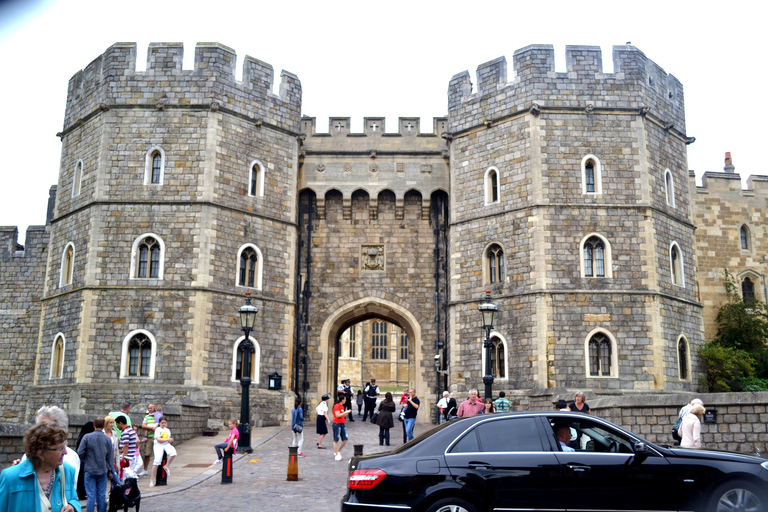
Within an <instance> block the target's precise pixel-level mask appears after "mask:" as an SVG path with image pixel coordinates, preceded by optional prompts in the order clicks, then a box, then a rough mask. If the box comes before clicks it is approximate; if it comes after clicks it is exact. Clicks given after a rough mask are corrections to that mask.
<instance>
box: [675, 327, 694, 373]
mask: <svg viewBox="0 0 768 512" xmlns="http://www.w3.org/2000/svg"><path fill="white" fill-rule="evenodd" d="M677 366H678V371H679V375H680V380H688V379H690V376H691V361H690V357H689V350H688V340H687V339H685V336H680V338H679V339H678V340H677Z"/></svg>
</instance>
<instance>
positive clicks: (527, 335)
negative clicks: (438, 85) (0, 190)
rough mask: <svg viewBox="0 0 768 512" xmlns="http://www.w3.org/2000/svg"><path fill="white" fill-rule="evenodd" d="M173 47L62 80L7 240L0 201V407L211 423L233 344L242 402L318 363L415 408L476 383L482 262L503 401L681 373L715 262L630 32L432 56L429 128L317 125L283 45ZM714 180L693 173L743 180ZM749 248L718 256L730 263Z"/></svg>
mask: <svg viewBox="0 0 768 512" xmlns="http://www.w3.org/2000/svg"><path fill="white" fill-rule="evenodd" d="M182 52H183V48H182V47H181V45H177V44H151V45H150V47H149V51H148V62H147V69H146V71H136V70H135V67H136V46H135V45H133V44H124V43H119V44H116V45H114V46H112V47H110V48H109V49H108V50H107V51H106V52H105V53H104V54H103V55H102V56H100V57H98V58H97V59H96V60H94V61H93V62H92V63H91V64H89V65H88V66H87V67H86V68H85V69H84V70H83V71H80V72H78V73H77V74H75V76H74V77H73V78H72V79H71V80H70V83H69V92H68V97H67V109H66V114H65V118H64V127H63V129H62V131H61V133H60V134H59V136H60V137H61V140H62V158H61V169H60V176H59V182H58V186H57V187H55V188H54V191H55V207H54V206H53V201H52V202H51V206H50V207H49V216H48V223H47V225H46V226H45V227H33V228H30V230H29V231H28V234H27V243H26V246H25V247H24V248H23V249H21V248H19V247H18V244H17V237H16V230H15V228H4V229H3V233H4V234H3V237H4V238H3V251H2V255H1V256H0V257H1V258H2V262H3V267H2V271H0V287H1V289H2V296H0V322H2V324H3V326H4V329H3V333H2V335H1V337H0V340H1V341H0V343H2V346H3V350H4V353H5V354H6V355H8V356H10V357H7V358H5V359H3V360H2V361H0V375H2V376H3V381H4V382H8V383H9V384H7V385H6V386H5V387H4V388H3V393H2V395H0V407H2V410H3V411H4V421H6V422H10V423H19V422H24V421H28V420H29V419H30V417H31V415H32V413H33V412H34V409H35V408H36V407H37V406H38V405H39V404H42V403H59V404H63V405H64V406H65V407H66V408H67V409H68V411H69V412H70V414H82V415H88V414H91V415H92V414H96V413H97V412H103V411H106V410H110V409H112V408H113V407H114V405H115V404H117V403H119V402H121V401H123V400H126V399H128V400H130V401H132V402H135V403H137V404H140V405H141V404H146V403H147V402H149V401H153V402H156V403H158V402H159V403H161V404H162V403H165V404H174V405H175V406H178V407H180V408H181V409H180V410H181V411H183V412H182V416H184V417H194V418H195V421H200V419H201V418H202V419H203V421H205V420H207V421H208V422H211V423H215V424H220V423H222V422H223V421H224V420H225V419H226V418H228V417H230V416H233V415H237V413H238V411H239V403H240V386H239V383H238V380H239V378H240V376H241V371H242V361H243V357H250V358H251V361H252V363H253V364H252V368H253V369H254V370H253V377H252V378H253V381H254V385H253V386H252V388H251V402H252V413H253V421H252V424H254V425H265V424H275V423H279V422H283V421H285V419H286V417H287V413H288V411H289V409H290V407H291V405H292V403H293V399H292V396H293V393H299V394H302V395H303V396H304V397H305V400H306V401H307V402H308V403H309V404H313V403H315V402H316V401H317V400H318V398H319V396H320V395H321V394H323V393H325V392H330V391H333V390H334V389H335V388H336V386H337V384H338V380H339V379H340V378H351V379H352V380H353V381H354V382H357V383H364V382H365V381H367V380H369V379H370V378H376V379H377V382H378V383H379V385H382V383H386V384H387V385H391V386H397V387H400V386H402V385H406V384H408V385H410V386H412V387H415V388H416V389H417V391H418V392H419V394H420V395H421V396H422V397H423V403H424V404H425V405H426V406H427V408H426V410H427V411H428V410H430V409H429V406H430V405H432V404H434V401H435V397H436V394H437V393H438V391H440V390H442V389H445V388H450V389H452V390H453V391H456V392H459V393H462V392H464V391H465V390H467V389H468V388H471V387H480V388H482V376H483V373H484V357H485V354H484V351H483V343H482V338H483V332H482V329H481V321H480V315H479V314H478V312H477V307H478V305H479V303H480V302H481V301H482V300H483V297H484V295H485V293H484V292H485V290H486V289H489V290H490V291H491V293H492V299H493V301H494V302H495V303H496V304H497V305H498V306H499V313H498V315H497V320H496V322H495V327H494V330H493V332H492V333H491V338H492V342H493V349H492V351H491V359H492V368H493V372H494V374H495V375H496V381H495V383H494V390H502V389H503V390H506V391H507V394H508V396H510V397H512V398H513V400H514V401H515V403H517V404H520V405H521V406H526V405H527V404H532V403H535V402H532V401H530V397H532V396H535V395H536V394H537V393H540V392H541V391H542V390H546V389H550V388H559V389H563V390H576V389H584V390H589V391H593V392H594V393H601V392H603V391H604V390H608V391H610V392H618V391H621V392H625V393H635V392H640V393H644V392H650V391H656V392H658V391H692V390H695V389H696V387H697V383H698V379H699V374H700V368H701V365H700V362H699V357H698V355H697V350H696V348H697V347H698V346H699V345H700V344H701V343H702V341H703V340H704V329H703V327H702V325H703V324H702V318H704V317H705V316H704V317H703V314H702V303H701V302H700V300H699V297H698V295H697V279H698V278H700V276H702V275H705V276H708V278H709V276H710V275H714V274H712V272H716V270H715V267H718V268H719V266H720V265H721V263H720V262H715V261H713V263H712V265H714V266H713V267H712V268H709V267H708V268H706V269H703V268H702V262H703V261H704V258H702V257H701V252H700V250H699V252H698V254H699V258H700V261H699V264H698V268H697V262H696V257H697V246H696V241H695V240H694V231H695V229H696V226H697V224H696V223H697V221H698V219H702V220H701V222H702V223H706V224H712V225H715V224H716V223H717V221H718V220H717V219H711V218H708V217H707V212H706V210H707V208H709V207H710V205H711V204H713V203H712V201H710V200H708V201H707V204H706V207H705V205H703V204H700V203H698V202H697V201H698V198H699V197H701V192H699V191H698V189H697V190H696V192H694V186H695V185H694V184H693V182H692V181H690V182H689V180H688V168H687V161H686V144H688V143H690V142H692V140H693V139H692V138H690V137H688V136H687V135H686V130H685V116H684V101H683V88H682V85H681V84H680V83H679V82H678V81H677V80H676V79H675V78H674V77H673V76H671V75H668V74H667V73H666V72H665V71H664V70H663V69H661V68H660V67H659V66H657V65H656V64H655V63H653V62H652V61H650V60H648V59H647V58H646V57H645V55H643V54H642V53H641V52H640V51H639V50H637V49H636V48H634V47H632V46H616V47H614V51H613V61H614V69H615V71H614V73H604V72H603V71H602V66H601V53H600V49H599V48H596V47H584V46H569V47H567V49H566V53H567V59H566V62H567V72H564V73H559V72H556V71H555V69H554V52H553V49H552V47H550V46H539V45H534V46H528V47H526V48H523V49H521V50H518V51H517V52H515V55H514V59H513V67H514V73H513V75H512V77H511V81H510V77H508V73H507V62H506V60H505V59H503V58H500V59H497V60H494V61H491V62H488V63H485V64H483V65H481V66H480V67H479V68H478V71H477V84H476V86H475V87H474V91H475V92H473V84H472V83H471V80H470V77H469V74H468V73H467V72H464V73H460V74H458V75H456V76H454V77H453V79H452V80H451V81H450V84H449V92H448V102H449V108H448V115H447V117H439V118H435V119H434V120H433V122H432V126H431V127H430V129H429V130H426V131H422V129H421V128H422V127H421V126H420V120H419V119H418V118H400V119H399V122H398V126H397V127H396V130H395V131H387V130H386V129H385V122H384V119H383V118H366V119H365V120H364V129H363V133H351V132H350V122H349V119H348V118H331V119H330V123H329V128H328V132H327V133H323V132H318V131H317V127H316V123H315V119H314V118H308V117H301V84H300V82H299V80H298V78H297V77H296V76H295V75H293V74H291V73H288V72H285V71H283V72H282V74H281V82H280V87H279V94H278V95H275V94H273V93H272V92H271V91H272V83H273V70H272V67H271V66H269V65H268V64H266V63H264V62H261V61H258V60H256V59H253V58H251V57H246V58H245V59H244V62H243V77H242V80H241V81H238V80H236V79H235V73H234V69H233V63H234V62H235V54H234V52H233V51H232V50H230V49H229V48H227V47H224V46H222V45H219V44H199V45H198V46H197V47H196V49H195V66H194V69H192V70H185V69H182ZM709 176H710V175H709V174H707V177H706V178H707V179H709ZM729 183H730V182H729ZM728 190H729V192H728V194H730V195H728V196H726V194H725V191H723V193H722V194H721V192H720V190H719V189H718V190H714V187H712V186H710V190H709V193H710V198H709V199H712V198H713V197H712V196H713V195H717V196H721V195H722V201H723V202H724V204H729V205H731V206H734V204H733V203H734V202H736V203H738V202H739V200H740V199H739V197H736V196H744V195H745V194H746V193H744V192H741V191H737V190H736V189H733V190H731V189H730V188H729V189H728ZM692 198H695V199H694V200H693V201H692ZM757 200H758V199H757V198H755V201H757ZM739 207H740V206H739ZM745 208H747V207H746V206H745ZM700 209H702V210H703V211H700ZM745 211H746V210H745ZM736 216H738V215H736ZM733 222H734V225H739V226H740V225H741V224H739V222H740V221H738V220H737V219H735V217H734V220H733ZM743 222H744V224H745V225H746V226H747V228H748V229H749V230H750V232H751V233H753V235H754V234H755V233H757V232H758V231H759V230H760V229H762V228H761V224H760V221H759V219H757V218H750V219H745V220H744V221H743ZM735 229H736V230H738V229H739V228H738V227H736V228H735ZM713 236H715V235H714V232H713ZM729 236H730V235H729ZM734 236H735V235H734ZM750 240H754V238H752V239H750ZM750 243H753V244H756V243H758V242H757V241H752V242H750ZM723 247H725V246H723ZM718 250H719V249H718ZM726 250H727V251H730V250H731V248H730V246H727V249H726ZM746 250H747V251H749V250H753V249H746ZM757 250H758V249H757V248H755V249H754V251H757ZM750 254H751V255H752V256H751V258H752V259H751V260H749V257H750V256H749V255H750ZM755 254H758V253H757V252H752V253H749V254H746V253H745V254H744V257H745V258H747V260H744V261H739V262H738V263H739V265H741V264H742V263H744V264H745V265H746V264H747V263H748V262H749V265H753V266H755V268H754V269H752V270H754V272H755V273H757V272H758V270H756V268H758V267H759V264H762V265H764V263H759V262H758V259H757V256H754V255H755ZM707 261H709V260H707ZM707 264H709V263H707ZM729 264H731V263H729ZM733 265H735V263H734V264H733ZM750 268H751V267H750ZM697 271H698V274H697ZM739 275H741V274H739ZM749 275H750V276H752V277H754V278H755V279H757V274H754V275H753V274H749ZM707 286H710V284H709V283H708V284H707ZM712 286H714V288H713V290H714V289H715V288H716V284H714V285H712ZM702 289H703V286H702ZM246 291H250V292H251V294H252V296H253V298H254V304H255V305H256V306H257V307H258V308H259V309H260V313H259V316H258V319H257V327H256V331H255V332H254V333H253V334H252V338H253V341H254V344H255V349H254V351H253V353H252V354H249V355H248V354H243V351H242V350H241V349H240V346H241V341H242V340H243V335H242V333H241V331H240V328H239V320H238V308H239V307H240V305H241V304H242V302H243V297H244V294H245V292H246ZM715 292H716V290H715ZM715 292H713V293H715ZM713 300H715V299H713ZM705 304H706V302H705ZM382 329H385V330H386V332H382ZM374 331H376V332H374ZM345 333H346V334H345ZM358 340H359V344H358V343H357V342H358ZM353 342H355V343H353ZM275 373H276V374H278V375H279V376H281V377H282V382H283V386H282V390H269V389H268V385H267V383H268V377H269V376H270V375H273V374H275ZM428 416H429V415H428V414H426V413H425V414H424V415H421V418H422V420H423V421H424V420H427V419H428Z"/></svg>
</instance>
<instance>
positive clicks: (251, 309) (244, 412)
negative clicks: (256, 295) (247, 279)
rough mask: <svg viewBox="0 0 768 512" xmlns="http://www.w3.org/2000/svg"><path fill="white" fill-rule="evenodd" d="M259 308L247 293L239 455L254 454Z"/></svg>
mask: <svg viewBox="0 0 768 512" xmlns="http://www.w3.org/2000/svg"><path fill="white" fill-rule="evenodd" d="M258 312H259V308H257V307H256V306H254V305H253V304H251V292H245V304H243V305H242V306H241V307H240V327H242V329H243V332H244V333H245V339H244V340H243V342H242V343H241V344H240V349H241V350H242V351H243V359H242V361H243V364H242V368H241V372H240V385H241V386H242V387H243V395H242V401H241V403H240V428H239V430H240V439H239V442H238V444H237V451H238V452H239V453H252V452H253V448H251V402H250V395H249V388H250V387H251V351H252V350H253V344H252V343H251V331H252V330H253V324H254V323H255V322H256V313H258Z"/></svg>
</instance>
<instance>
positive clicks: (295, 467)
mask: <svg viewBox="0 0 768 512" xmlns="http://www.w3.org/2000/svg"><path fill="white" fill-rule="evenodd" d="M298 479H299V447H298V446H289V447H288V476H287V478H286V480H288V481H289V482H295V481H297V480H298Z"/></svg>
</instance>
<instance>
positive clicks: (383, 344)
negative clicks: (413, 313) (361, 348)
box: [371, 320, 389, 360]
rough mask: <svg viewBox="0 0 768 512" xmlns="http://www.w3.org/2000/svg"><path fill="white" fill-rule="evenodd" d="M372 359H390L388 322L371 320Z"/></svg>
mask: <svg viewBox="0 0 768 512" xmlns="http://www.w3.org/2000/svg"><path fill="white" fill-rule="evenodd" d="M371 359H382V360H387V359H389V354H388V353H387V322H384V321H382V320H376V321H374V322H371Z"/></svg>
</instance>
